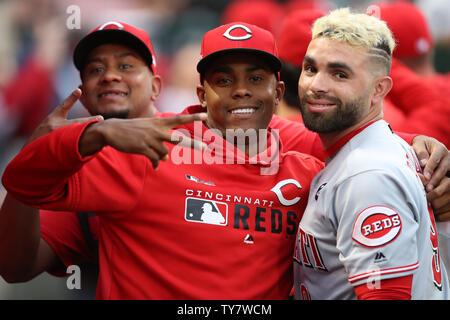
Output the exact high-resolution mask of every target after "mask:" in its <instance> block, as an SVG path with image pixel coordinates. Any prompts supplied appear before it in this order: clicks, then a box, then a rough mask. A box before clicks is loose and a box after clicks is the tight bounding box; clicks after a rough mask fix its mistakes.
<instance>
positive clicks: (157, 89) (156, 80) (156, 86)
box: [150, 75, 162, 102]
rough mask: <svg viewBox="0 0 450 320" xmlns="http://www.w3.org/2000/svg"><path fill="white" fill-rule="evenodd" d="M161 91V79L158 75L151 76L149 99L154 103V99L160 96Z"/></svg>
mask: <svg viewBox="0 0 450 320" xmlns="http://www.w3.org/2000/svg"><path fill="white" fill-rule="evenodd" d="M161 89H162V80H161V77H160V76H159V75H155V76H153V79H152V93H151V96H150V99H151V100H152V101H153V102H155V101H156V99H157V98H158V96H159V95H160V93H161Z"/></svg>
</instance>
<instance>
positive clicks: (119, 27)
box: [98, 21, 123, 30]
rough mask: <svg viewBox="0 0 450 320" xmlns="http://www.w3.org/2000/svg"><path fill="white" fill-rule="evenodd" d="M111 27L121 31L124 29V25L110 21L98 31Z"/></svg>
mask: <svg viewBox="0 0 450 320" xmlns="http://www.w3.org/2000/svg"><path fill="white" fill-rule="evenodd" d="M110 25H113V26H116V27H117V28H118V29H119V30H122V29H123V25H121V24H120V23H118V22H115V21H108V22H106V23H104V24H103V25H102V26H101V27H100V28H98V30H103V29H104V28H106V27H107V26H110Z"/></svg>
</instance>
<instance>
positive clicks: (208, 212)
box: [184, 198, 228, 226]
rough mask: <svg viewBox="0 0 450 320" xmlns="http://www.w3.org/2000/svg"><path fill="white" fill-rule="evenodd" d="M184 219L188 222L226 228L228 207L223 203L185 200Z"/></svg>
mask: <svg viewBox="0 0 450 320" xmlns="http://www.w3.org/2000/svg"><path fill="white" fill-rule="evenodd" d="M184 218H185V219H186V221H190V222H200V223H207V224H215V225H219V226H226V225H227V223H228V205H227V204H226V203H224V202H218V201H210V200H203V199H197V198H186V206H185V214H184Z"/></svg>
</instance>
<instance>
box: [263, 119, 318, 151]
mask: <svg viewBox="0 0 450 320" xmlns="http://www.w3.org/2000/svg"><path fill="white" fill-rule="evenodd" d="M269 126H270V127H271V128H272V129H278V130H279V134H280V138H281V142H282V144H283V151H284V152H287V151H297V152H300V153H305V154H309V155H312V156H314V157H316V158H318V159H320V160H325V157H326V155H325V152H324V151H323V148H322V142H321V141H320V138H319V135H318V134H317V133H315V132H312V131H310V130H308V129H307V128H306V127H305V125H304V124H303V123H301V122H297V121H291V120H286V119H283V118H280V117H278V116H277V115H274V116H273V117H272V121H271V122H270V124H269Z"/></svg>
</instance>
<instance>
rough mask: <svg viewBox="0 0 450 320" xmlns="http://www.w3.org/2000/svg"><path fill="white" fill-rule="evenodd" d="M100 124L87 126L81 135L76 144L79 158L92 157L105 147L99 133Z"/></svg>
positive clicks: (104, 142)
mask: <svg viewBox="0 0 450 320" xmlns="http://www.w3.org/2000/svg"><path fill="white" fill-rule="evenodd" d="M101 125H102V123H101V122H96V123H91V124H89V125H88V126H87V127H86V128H85V130H84V131H83V133H82V134H81V137H80V140H79V142H78V151H79V153H80V155H81V157H86V156H89V155H92V154H94V153H96V152H98V151H100V150H101V149H103V147H104V146H106V141H105V139H104V137H103V135H102V132H101Z"/></svg>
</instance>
